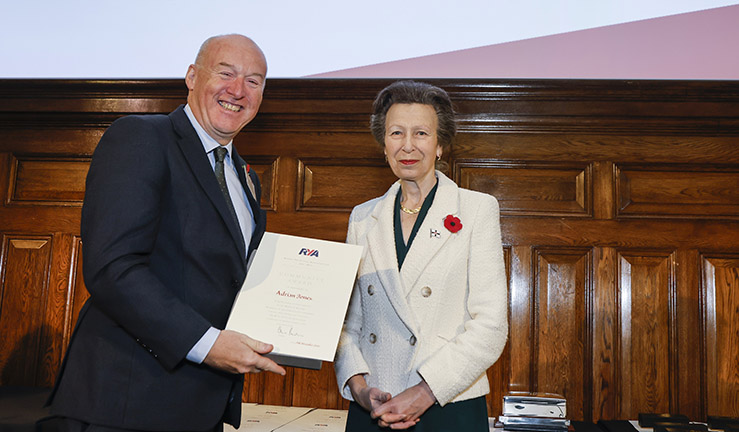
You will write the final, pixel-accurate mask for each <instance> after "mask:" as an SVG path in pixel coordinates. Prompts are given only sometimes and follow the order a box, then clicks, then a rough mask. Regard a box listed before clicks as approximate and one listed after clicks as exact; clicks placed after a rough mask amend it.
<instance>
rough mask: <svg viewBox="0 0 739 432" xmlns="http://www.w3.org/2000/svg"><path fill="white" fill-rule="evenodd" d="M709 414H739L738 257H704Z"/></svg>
mask: <svg viewBox="0 0 739 432" xmlns="http://www.w3.org/2000/svg"><path fill="white" fill-rule="evenodd" d="M702 260H703V269H704V273H703V290H704V295H705V299H706V302H705V312H704V313H705V315H706V335H705V341H706V348H705V355H706V366H707V373H706V381H707V384H708V385H707V387H708V388H707V394H708V401H707V402H708V415H715V416H736V413H737V412H739V368H738V367H737V365H739V255H733V256H703V257H702Z"/></svg>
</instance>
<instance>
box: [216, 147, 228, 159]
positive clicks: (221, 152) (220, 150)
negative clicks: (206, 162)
mask: <svg viewBox="0 0 739 432" xmlns="http://www.w3.org/2000/svg"><path fill="white" fill-rule="evenodd" d="M226 153H228V149H227V148H226V147H223V146H220V145H219V146H218V147H216V149H215V155H216V162H223V160H224V159H226Z"/></svg>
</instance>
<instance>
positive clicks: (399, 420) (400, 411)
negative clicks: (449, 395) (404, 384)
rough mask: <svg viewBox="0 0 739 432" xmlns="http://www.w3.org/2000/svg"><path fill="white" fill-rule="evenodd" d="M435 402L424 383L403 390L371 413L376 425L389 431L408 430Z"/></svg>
mask: <svg viewBox="0 0 739 432" xmlns="http://www.w3.org/2000/svg"><path fill="white" fill-rule="evenodd" d="M434 402H436V397H435V396H434V394H433V393H432V392H431V389H430V388H429V386H428V384H426V382H425V381H421V382H420V383H418V384H416V385H414V386H413V387H411V388H409V389H406V390H404V391H403V392H402V393H400V394H399V395H397V396H395V397H394V398H392V399H391V400H389V401H388V402H386V403H384V404H382V405H381V406H380V407H378V408H376V409H374V410H373V411H372V413H371V416H372V418H376V419H378V420H377V424H378V425H380V426H382V427H389V428H390V429H408V428H409V427H411V426H414V425H415V424H416V423H418V421H419V418H420V417H421V414H423V413H425V412H426V410H427V409H429V408H430V407H431V405H433V404H434Z"/></svg>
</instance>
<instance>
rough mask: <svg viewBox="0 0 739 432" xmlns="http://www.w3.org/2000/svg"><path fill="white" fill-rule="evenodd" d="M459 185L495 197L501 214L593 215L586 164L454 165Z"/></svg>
mask: <svg viewBox="0 0 739 432" xmlns="http://www.w3.org/2000/svg"><path fill="white" fill-rule="evenodd" d="M455 167H456V170H457V172H456V173H455V177H456V178H458V179H459V182H460V186H462V187H465V188H468V189H473V190H477V191H480V192H485V193H488V194H490V195H493V196H495V197H496V198H497V199H498V203H499V204H500V208H501V213H502V214H504V215H510V216H514V215H522V216H523V215H528V216H536V215H547V216H575V217H577V216H579V217H587V216H592V174H591V171H592V169H591V167H590V165H588V164H584V163H580V164H572V163H569V164H566V163H536V164H534V163H523V162H495V163H481V162H465V161H457V162H456V163H455Z"/></svg>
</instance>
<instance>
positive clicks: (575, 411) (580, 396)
mask: <svg viewBox="0 0 739 432" xmlns="http://www.w3.org/2000/svg"><path fill="white" fill-rule="evenodd" d="M534 259H535V260H536V266H535V268H536V276H535V283H536V294H535V298H534V300H535V319H536V321H535V322H534V325H535V326H536V330H535V332H534V335H533V336H534V339H535V341H536V342H535V343H536V351H537V352H536V357H535V359H534V360H535V363H534V365H533V366H534V370H533V371H532V372H533V374H534V375H535V377H536V378H535V384H536V385H535V389H536V390H537V391H542V392H546V393H556V394H561V395H563V396H565V398H567V413H568V415H571V416H572V417H573V418H584V416H585V413H586V412H590V400H589V398H585V397H584V390H585V388H587V387H589V383H590V379H589V377H590V372H589V371H590V367H591V361H590V355H591V349H590V344H591V342H590V340H591V337H592V336H591V332H592V329H591V328H590V326H589V325H588V323H589V322H591V321H590V320H588V319H587V318H588V315H589V313H590V309H591V305H590V304H589V302H590V299H591V297H592V296H591V282H590V275H591V273H592V271H591V269H590V266H591V263H592V257H591V253H590V251H589V250H567V249H558V248H551V249H550V248H547V249H543V248H537V249H536V251H535V256H534Z"/></svg>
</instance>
